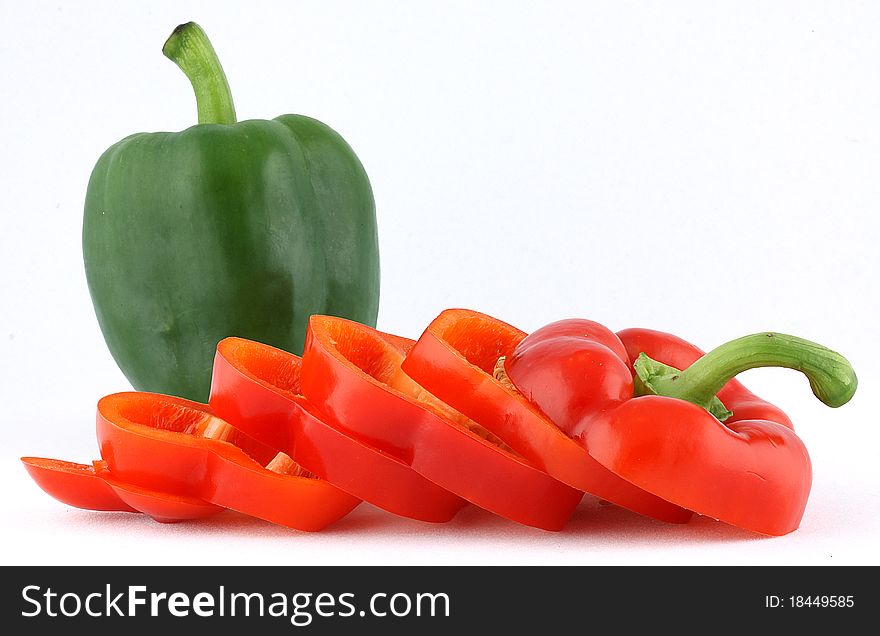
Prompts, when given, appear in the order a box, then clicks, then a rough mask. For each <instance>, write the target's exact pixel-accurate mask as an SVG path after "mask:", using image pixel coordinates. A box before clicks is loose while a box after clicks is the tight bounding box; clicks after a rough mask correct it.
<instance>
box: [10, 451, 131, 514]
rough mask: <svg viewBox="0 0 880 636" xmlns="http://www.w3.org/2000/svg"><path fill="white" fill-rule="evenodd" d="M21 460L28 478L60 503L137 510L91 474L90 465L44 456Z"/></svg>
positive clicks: (83, 507)
mask: <svg viewBox="0 0 880 636" xmlns="http://www.w3.org/2000/svg"><path fill="white" fill-rule="evenodd" d="M21 461H22V463H23V464H24V467H25V469H26V470H27V472H28V475H30V476H31V479H33V480H34V481H35V482H36V483H37V485H38V486H39V487H40V488H42V489H43V490H44V491H45V492H46V494H48V495H50V496H52V497H54V498H55V499H57V500H58V501H60V502H61V503H64V504H67V505H68V506H73V507H74V508H82V509H84V510H106V511H110V512H138V511H137V510H136V509H135V508H133V507H131V506H129V505H128V504H127V503H125V502H124V501H123V500H122V499H121V498H120V497H119V495H117V494H116V493H115V492H114V490H113V488H111V487H110V485H109V484H108V483H107V482H106V481H104V480H103V479H102V478H101V477H99V476H98V475H97V474H96V473H95V467H94V466H92V465H91V464H77V463H74V462H68V461H64V460H62V459H48V458H45V457H22V458H21Z"/></svg>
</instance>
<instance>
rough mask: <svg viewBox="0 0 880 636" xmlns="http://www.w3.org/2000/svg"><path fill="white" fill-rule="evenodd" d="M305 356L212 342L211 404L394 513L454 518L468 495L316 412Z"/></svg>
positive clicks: (350, 490)
mask: <svg viewBox="0 0 880 636" xmlns="http://www.w3.org/2000/svg"><path fill="white" fill-rule="evenodd" d="M301 365H302V360H301V359H300V358H299V357H298V356H295V355H293V354H292V353H287V352H286V351H282V350H280V349H276V348H275V347H270V346H269V345H264V344H261V343H258V342H254V341H251V340H245V339H243V338H226V339H225V340H222V341H221V342H220V343H219V344H218V345H217V354H216V356H215V358H214V375H213V379H212V381H211V398H210V405H211V409H212V411H213V412H214V413H216V414H217V415H218V416H220V417H222V418H223V419H225V420H226V421H228V422H230V423H231V424H233V425H234V426H235V427H236V428H238V429H240V430H242V431H244V432H245V433H247V434H248V435H250V436H252V437H254V438H256V439H258V440H259V441H261V442H263V443H264V444H267V445H268V446H270V447H272V448H273V449H276V450H280V451H283V452H284V453H286V454H287V455H289V456H290V457H292V458H293V459H294V460H295V461H296V462H297V463H298V464H300V465H301V466H303V467H305V468H307V469H308V470H309V471H311V472H312V473H314V474H315V475H317V476H318V477H320V478H321V479H326V480H327V481H328V482H330V483H331V484H333V485H335V486H337V487H339V488H341V489H342V490H345V491H346V492H348V493H351V494H352V495H354V496H356V497H358V498H360V499H363V500H364V501H367V502H369V503H371V504H373V505H375V506H378V507H380V508H383V509H384V510H387V511H389V512H392V513H394V514H398V515H401V516H404V517H410V518H412V519H419V520H421V521H431V522H443V521H448V520H449V519H451V518H452V517H453V516H454V515H455V514H456V513H457V512H458V511H459V510H460V509H461V507H462V506H463V505H464V504H465V501H464V500H463V499H461V498H460V497H457V496H456V495H453V494H452V493H450V492H449V491H448V490H446V489H444V488H441V487H440V486H438V485H436V484H435V483H433V482H431V481H429V480H427V479H426V478H425V477H423V476H422V475H420V474H419V473H417V472H415V471H414V470H413V469H412V468H410V467H409V466H408V465H406V464H405V463H404V462H402V461H400V460H399V459H396V458H395V457H393V456H391V455H389V454H388V453H384V452H382V451H380V450H378V449H376V448H374V447H372V446H370V445H369V444H366V443H364V442H362V441H360V440H359V439H357V438H356V437H353V436H351V435H349V434H347V433H346V432H344V431H343V430H341V429H339V428H336V427H334V426H332V425H331V424H329V423H328V422H327V421H325V420H324V419H322V418H321V417H319V416H318V415H317V414H316V411H315V409H314V407H312V406H311V405H310V404H309V403H308V402H307V401H306V400H305V398H304V397H303V396H302V395H301V394H300V386H299V385H300V369H301Z"/></svg>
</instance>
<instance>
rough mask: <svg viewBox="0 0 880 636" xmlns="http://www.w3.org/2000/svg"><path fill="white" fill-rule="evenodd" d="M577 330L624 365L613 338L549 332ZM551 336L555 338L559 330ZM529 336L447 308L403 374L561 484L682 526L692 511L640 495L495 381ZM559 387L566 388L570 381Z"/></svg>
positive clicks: (589, 330)
mask: <svg viewBox="0 0 880 636" xmlns="http://www.w3.org/2000/svg"><path fill="white" fill-rule="evenodd" d="M560 328H563V329H572V328H574V329H575V330H576V331H578V332H579V333H582V334H590V335H591V336H593V337H595V338H597V339H599V340H601V341H602V342H604V343H606V344H607V345H608V346H609V347H611V351H613V353H614V354H615V355H617V356H619V357H620V358H621V359H622V360H626V350H625V349H624V348H623V345H622V344H621V343H620V341H619V340H618V339H617V338H616V337H615V336H614V334H613V333H611V332H610V331H608V330H607V329H606V328H604V327H602V326H601V325H598V324H596V323H591V322H589V321H577V322H576V323H575V322H567V323H564V324H560V325H557V326H555V327H552V328H551V329H556V330H558V329H560ZM546 329H547V328H545V331H543V332H542V333H544V334H545V336H546V335H553V334H554V333H555V332H553V331H550V332H548V331H546ZM525 337H526V334H525V333H524V332H522V331H520V330H519V329H516V328H515V327H512V326H510V325H508V324H506V323H504V322H501V321H500V320H496V319H495V318H492V317H491V316H487V315H485V314H481V313H478V312H475V311H470V310H466V309H447V310H446V311H444V312H442V313H441V314H440V315H439V316H437V318H435V319H434V321H433V322H432V323H431V324H430V325H429V326H428V328H427V329H426V330H425V332H424V333H423V334H422V336H421V337H420V338H419V340H418V342H417V343H416V344H415V346H414V347H413V348H412V350H411V351H410V352H409V354H408V355H407V357H406V360H404V362H403V370H404V371H406V373H407V374H409V375H410V376H411V377H412V378H413V379H414V380H416V381H417V382H419V383H420V384H421V385H422V386H424V387H425V388H426V389H427V390H429V391H431V392H432V393H434V394H435V395H436V396H437V397H439V398H440V399H442V400H444V401H445V402H446V403H448V404H449V405H450V406H452V407H453V408H455V409H457V410H458V411H460V412H462V413H463V414H464V415H466V416H467V417H470V418H472V419H473V420H474V421H475V422H478V423H479V424H481V425H482V426H484V427H486V428H487V429H488V430H490V431H491V432H492V433H494V434H495V435H498V436H499V437H500V438H502V439H504V441H505V442H506V443H507V444H509V445H510V447H511V448H513V450H514V451H516V452H517V453H519V454H521V455H522V456H524V457H525V458H527V459H528V460H530V461H531V462H533V463H534V464H535V465H537V466H539V467H540V468H541V469H543V470H545V471H546V472H548V473H549V474H550V475H552V476H553V477H555V478H556V479H559V480H560V481H562V482H564V483H566V484H568V485H569V486H572V487H574V488H577V489H578V490H582V491H586V492H588V493H590V494H592V495H595V496H597V497H600V498H602V499H605V500H607V501H611V502H613V503H615V504H617V505H620V506H622V507H625V508H627V509H629V510H632V511H635V512H638V513H641V514H643V515H647V516H650V517H653V518H655V519H661V520H664V521H670V522H677V523H683V522H685V521H687V520H688V519H689V518H690V517H691V512H690V511H688V510H685V509H683V508H681V507H679V506H676V505H674V504H671V503H669V502H668V501H665V500H663V499H661V498H659V497H657V496H656V495H653V494H650V493H648V492H646V491H644V490H642V489H641V488H637V487H636V486H634V485H632V484H631V483H629V482H628V481H626V480H624V479H622V478H621V477H619V476H618V475H615V474H614V473H612V472H611V471H609V470H608V469H607V468H605V467H604V466H602V465H601V464H600V463H599V462H597V461H596V460H595V459H593V457H591V456H590V454H589V453H588V452H587V450H586V449H585V448H584V447H583V446H582V445H581V444H580V443H579V442H578V441H577V440H574V439H572V438H571V437H570V436H569V435H567V434H566V433H565V432H564V431H561V430H560V429H559V427H557V426H556V425H555V424H554V423H553V422H552V421H551V420H550V419H548V417H547V416H546V415H545V414H544V413H542V412H541V411H540V409H539V408H537V407H536V406H535V405H534V404H532V403H531V402H530V401H529V400H528V399H527V398H526V397H525V396H523V395H522V394H521V393H520V392H519V391H517V390H516V389H515V388H514V387H512V386H511V385H510V384H509V382H506V381H505V380H504V377H503V374H500V373H499V378H500V379H499V378H496V377H494V374H495V371H496V366H497V363H498V360H499V359H500V358H504V357H505V356H510V355H511V354H512V353H513V351H514V349H515V348H516V346H517V345H518V344H519V343H520V342H521V341H522V340H523V339H524V338H525ZM560 381H565V382H568V380H567V379H564V378H563V379H560Z"/></svg>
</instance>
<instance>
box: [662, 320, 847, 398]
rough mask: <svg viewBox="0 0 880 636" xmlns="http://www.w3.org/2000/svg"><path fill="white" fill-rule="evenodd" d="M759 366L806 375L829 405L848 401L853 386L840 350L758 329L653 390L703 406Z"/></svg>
mask: <svg viewBox="0 0 880 636" xmlns="http://www.w3.org/2000/svg"><path fill="white" fill-rule="evenodd" d="M758 367H785V368H787V369H794V370H796V371H800V372H801V373H803V374H804V375H806V376H807V379H809V381H810V388H811V389H812V390H813V394H814V395H815V396H816V397H817V398H819V399H820V400H822V402H824V403H825V404H827V405H828V406H832V407H838V406H842V405H843V404H846V403H847V402H849V400H850V399H851V398H852V396H853V394H854V393H855V391H856V386H857V384H858V380H857V379H856V374H855V371H853V368H852V366H851V365H850V363H849V362H848V361H847V360H846V358H844V357H843V356H842V355H840V354H839V353H836V352H834V351H831V350H830V349H827V348H825V347H823V346H821V345H818V344H816V343H815V342H810V341H809V340H804V339H803V338H797V337H795V336H788V335H785V334H780V333H758V334H754V335H751V336H744V337H742V338H737V339H736V340H731V341H730V342H728V343H726V344H723V345H721V346H720V347H717V348H716V349H713V350H712V351H710V352H709V353H707V354H706V355H704V356H703V357H702V358H700V359H699V360H697V361H696V362H694V363H693V364H692V365H691V366H689V367H688V368H687V369H685V370H684V371H681V372H680V373H677V374H674V375H673V376H670V377H669V378H668V381H664V382H663V387H662V390H660V391H658V393H660V394H661V395H666V396H669V397H676V398H679V399H682V400H687V401H688V402H693V403H695V404H701V405H704V404H708V403H709V402H710V401H711V400H712V399H713V398H714V397H715V395H716V394H717V393H718V391H720V390H721V388H722V387H723V386H724V385H725V384H727V382H728V381H729V380H730V379H731V378H733V377H734V376H736V375H737V374H738V373H742V372H743V371H746V370H748V369H755V368H758ZM658 388H659V387H658Z"/></svg>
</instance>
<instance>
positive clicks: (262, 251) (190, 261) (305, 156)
mask: <svg viewBox="0 0 880 636" xmlns="http://www.w3.org/2000/svg"><path fill="white" fill-rule="evenodd" d="M163 51H164V52H165V54H166V55H167V56H168V57H169V58H171V59H172V60H173V61H174V62H175V63H177V64H178V65H179V66H180V67H181V68H182V69H183V71H184V72H185V73H186V74H187V76H188V77H189V78H190V80H191V82H192V84H193V88H194V90H195V93H196V99H197V104H198V110H199V124H198V125H196V126H193V127H191V128H189V129H187V130H184V131H183V132H176V133H175V132H158V133H142V134H135V135H132V136H130V137H126V138H125V139H123V140H122V141H120V142H118V143H116V144H115V145H113V146H112V147H111V148H109V149H108V150H107V151H106V152H105V153H104V154H103V155H102V156H101V158H100V159H99V160H98V163H97V165H96V166H95V168H94V170H93V172H92V176H91V179H90V181H89V186H88V191H87V194H86V200H85V211H84V220H83V237H82V239H83V241H82V244H83V257H84V262H85V271H86V278H87V281H88V286H89V291H90V293H91V297H92V301H93V304H94V307H95V312H96V314H97V318H98V322H99V324H100V327H101V330H102V332H103V334H104V338H105V340H106V342H107V346H108V348H109V349H110V352H111V353H112V355H113V357H114V359H115V360H116V362H117V364H118V365H119V367H120V368H121V369H122V371H123V372H124V373H125V375H126V376H127V377H128V379H129V380H130V381H131V383H132V385H133V386H134V387H135V388H136V389H138V390H144V391H152V392H158V393H167V394H172V395H177V396H180V397H185V398H189V399H192V400H197V401H202V402H204V401H206V400H207V399H208V393H209V389H210V379H211V365H212V361H213V357H214V350H215V347H216V345H217V343H218V342H219V341H220V340H221V339H223V338H225V337H227V336H240V337H244V338H252V339H256V340H259V341H261V342H266V343H268V344H272V345H275V346H278V347H281V348H283V349H285V350H289V351H292V352H300V351H301V350H302V346H303V342H304V340H305V332H306V324H307V320H308V317H309V316H310V315H312V314H315V313H320V314H332V315H339V316H344V317H347V318H351V319H353V320H356V321H358V322H363V323H366V324H370V325H375V322H376V316H377V312H378V300H379V252H378V239H377V230H376V215H375V204H374V200H373V194H372V190H371V187H370V182H369V180H368V178H367V175H366V172H365V171H364V168H363V166H362V165H361V163H360V161H359V160H358V158H357V156H356V155H355V153H354V152H353V151H352V149H351V148H350V147H349V145H348V144H347V143H346V142H345V141H344V140H343V139H342V137H340V136H339V135H338V134H337V133H336V132H334V131H333V130H332V129H330V128H329V127H328V126H327V125H325V124H323V123H321V122H319V121H317V120H315V119H311V118H309V117H304V116H301V115H282V116H280V117H278V118H276V119H273V120H249V121H240V122H237V121H236V116H235V110H234V107H233V104H232V98H231V95H230V93H229V87H228V85H227V83H226V78H225V76H224V73H223V69H222V68H221V67H220V64H219V62H218V61H217V59H216V56H215V54H214V51H213V48H212V47H211V45H210V43H209V42H208V40H207V37H206V36H205V35H204V32H203V31H202V30H201V29H200V28H199V27H198V26H197V25H195V24H193V23H189V24H185V25H181V26H180V27H178V28H177V29H176V30H175V32H174V33H173V34H172V36H171V37H170V38H169V40H168V42H167V43H166V44H165V47H164V49H163Z"/></svg>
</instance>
